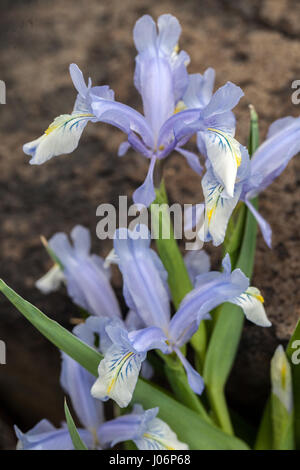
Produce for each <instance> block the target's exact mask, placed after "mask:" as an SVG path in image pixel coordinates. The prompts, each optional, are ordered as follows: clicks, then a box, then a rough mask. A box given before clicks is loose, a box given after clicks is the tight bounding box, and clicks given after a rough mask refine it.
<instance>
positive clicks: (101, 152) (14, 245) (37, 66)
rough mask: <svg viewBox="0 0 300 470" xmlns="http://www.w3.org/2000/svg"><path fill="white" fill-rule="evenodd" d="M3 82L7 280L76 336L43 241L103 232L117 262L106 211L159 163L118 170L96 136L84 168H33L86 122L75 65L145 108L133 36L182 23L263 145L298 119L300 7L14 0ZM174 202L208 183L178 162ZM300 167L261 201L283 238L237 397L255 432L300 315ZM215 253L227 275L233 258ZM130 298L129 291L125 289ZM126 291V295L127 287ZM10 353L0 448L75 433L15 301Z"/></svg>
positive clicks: (242, 136) (242, 126)
mask: <svg viewBox="0 0 300 470" xmlns="http://www.w3.org/2000/svg"><path fill="white" fill-rule="evenodd" d="M0 7H1V12H0V35H1V39H0V48H1V52H0V79H1V80H4V81H5V83H6V87H7V97H6V99H7V104H6V105H0V115H1V118H0V136H1V137H0V165H1V167H0V168H1V171H0V198H1V204H0V217H1V220H0V241H1V245H0V246H1V258H0V259H1V262H0V275H1V277H3V278H4V279H5V281H6V282H7V283H8V284H9V285H10V286H12V287H13V288H14V289H15V290H16V291H17V292H18V293H20V294H21V295H23V296H24V297H25V298H26V299H28V300H30V301H31V302H32V303H34V304H35V305H37V306H38V307H39V308H40V309H41V310H43V311H44V312H45V313H47V314H49V315H50V316H51V317H52V318H54V319H56V320H58V321H60V322H61V323H62V324H63V325H64V326H69V319H70V317H71V316H72V315H74V312H75V313H76V308H74V306H73V305H72V304H71V302H70V301H69V300H68V299H67V297H66V295H65V294H64V293H63V292H60V293H57V294H53V295H49V296H43V295H42V294H40V293H39V292H38V291H37V290H36V289H35V287H34V282H35V280H36V279H38V278H39V277H40V276H41V275H42V274H43V273H44V272H45V271H46V270H47V269H48V268H49V267H50V266H51V262H50V261H49V258H48V256H47V254H46V253H45V251H44V249H43V247H42V246H41V244H40V240H39V236H40V235H41V234H43V235H45V236H46V237H47V238H48V237H50V236H51V235H52V234H54V233H55V232H57V231H69V230H70V229H71V228H72V227H73V226H74V225H75V224H77V223H81V224H83V225H86V226H87V227H89V228H90V229H91V231H92V234H93V239H94V240H93V241H94V249H95V250H96V251H97V252H99V253H100V254H102V255H106V254H107V252H108V251H109V249H110V248H111V243H110V242H109V241H108V242H100V241H99V240H98V241H97V239H96V235H95V227H96V223H97V219H96V215H95V211H96V207H97V206H98V205H99V204H100V203H104V202H111V203H117V198H118V195H119V194H122V195H123V194H124V195H125V194H127V195H129V196H130V195H131V194H132V192H133V190H134V189H135V188H136V187H137V185H139V184H140V183H141V182H142V180H143V178H144V175H145V173H146V167H147V162H146V161H145V160H144V159H143V158H141V157H140V156H138V155H136V154H134V153H133V152H131V153H130V154H128V155H127V156H126V157H125V158H124V159H120V160H118V158H117V148H118V144H119V143H120V142H121V141H122V138H123V136H122V135H121V134H120V133H119V132H118V131H117V130H115V129H113V128H110V127H108V126H105V125H101V124H96V125H92V124H90V125H89V126H88V128H87V130H86V131H85V132H84V135H83V138H82V139H81V143H80V145H79V148H78V149H77V150H76V151H75V152H74V154H73V155H72V156H62V157H59V158H55V159H53V160H51V161H50V162H48V163H47V164H45V165H43V166H38V167H37V166H30V165H28V157H27V156H26V155H24V154H23V152H22V145H23V143H25V142H27V141H30V140H33V139H34V138H36V137H38V136H39V135H41V133H42V131H43V130H44V129H46V128H47V127H48V125H49V123H50V122H51V121H52V120H53V118H54V117H55V116H57V115H59V114H62V113H68V112H70V111H71V110H72V106H73V102H74V99H75V91H74V88H73V86H72V83H71V80H70V77H69V74H68V65H69V63H71V62H76V63H77V64H78V65H79V66H80V67H81V68H82V69H83V71H84V73H85V75H86V76H91V77H92V79H93V82H94V84H109V85H110V86H111V87H112V88H113V89H114V90H115V92H116V98H117V99H118V100H119V101H123V102H125V103H127V104H129V105H131V106H134V107H138V108H140V106H141V103H140V100H139V97H138V94H137V92H136V90H135V89H134V86H133V82H132V76H133V71H134V57H135V49H134V46H133V41H132V28H133V25H134V23H135V21H136V20H137V19H138V18H139V17H140V16H141V15H142V14H145V13H149V14H151V15H153V16H154V17H157V16H158V15H160V14H162V13H172V14H174V15H175V16H177V17H178V18H179V20H180V22H181V25H182V28H183V34H182V38H181V42H180V46H181V48H183V49H185V50H186V51H187V52H188V53H189V54H190V56H191V59H192V62H191V65H190V67H189V71H190V72H203V71H204V70H205V68H207V67H208V66H211V67H214V68H215V69H216V71H217V85H218V86H220V85H223V84H224V83H225V82H226V81H228V80H231V81H233V82H234V83H236V84H237V85H240V86H241V87H242V88H243V90H244V91H245V95H246V96H245V98H243V100H242V101H241V103H240V105H239V106H238V107H237V109H236V114H237V118H238V128H237V137H238V139H239V140H240V141H241V142H242V143H245V142H246V139H247V133H248V124H249V117H248V105H249V103H252V104H254V105H255V106H256V109H257V111H258V113H259V116H260V125H261V131H262V135H265V133H266V130H267V127H268V125H269V124H270V123H271V122H272V121H274V120H275V119H277V118H279V117H283V116H286V115H294V116H297V115H298V114H299V106H298V107H297V106H295V105H293V104H292V103H291V94H292V90H291V83H292V81H293V80H295V79H300V65H299V63H300V62H299V59H300V21H299V20H300V4H299V2H297V0H256V1H250V0H248V1H247V0H240V1H239V2H236V1H234V0H232V1H230V0H209V1H208V0H186V1H182V0H175V1H171V0H160V1H157V2H155V1H152V2H150V1H149V0H148V1H147V0H122V1H119V0H110V1H109V2H107V1H99V0H89V1H83V0H77V1H74V0H64V1H59V0H52V1H51V3H50V5H49V2H46V1H34V0H31V1H28V0H27V1H16V0H15V1H14V2H10V1H8V0H7V1H4V0H0ZM166 177H167V187H168V191H169V194H170V199H171V201H178V202H182V203H195V202H199V201H200V200H201V198H202V195H201V190H200V181H199V178H198V177H197V175H196V174H194V173H193V172H192V171H191V170H190V169H189V168H187V166H186V164H185V162H184V161H183V159H182V158H180V157H179V156H176V155H174V156H172V157H170V158H169V160H168V164H167V169H166ZM299 194H300V179H299V159H298V158H294V160H293V161H292V162H291V163H290V164H289V166H288V168H287V170H286V171H285V172H284V174H282V175H281V176H280V177H279V178H278V179H277V180H276V182H275V183H274V184H273V185H272V186H271V187H270V188H269V189H268V190H267V191H265V192H264V193H263V194H262V196H261V198H260V208H261V213H262V214H263V215H264V216H265V217H266V218H267V220H268V221H269V222H270V223H271V225H272V228H273V250H272V251H270V250H269V249H268V248H267V247H266V245H265V244H264V243H263V241H262V238H261V236H260V235H259V240H258V250H257V255H256V265H255V275H254V280H253V283H254V285H257V286H258V287H259V288H260V289H261V290H262V292H263V294H264V297H265V300H266V308H267V312H268V315H269V317H270V319H271V320H272V322H273V327H272V328H270V329H265V330H264V329H259V328H257V327H253V326H251V325H250V324H249V323H247V324H246V325H245V328H244V334H243V338H242V343H241V347H240V350H239V354H238V357H237V362H236V364H235V367H234V370H233V373H232V376H231V379H230V382H229V386H228V394H229V397H230V400H231V403H232V404H233V406H234V408H236V409H238V410H239V411H240V412H241V413H242V414H243V415H245V416H247V415H248V416H251V417H252V419H253V422H254V423H255V422H256V421H257V419H258V416H259V412H260V411H261V407H262V406H263V403H264V399H265V397H266V394H267V391H268V381H269V379H268V376H269V360H270V357H271V355H272V353H273V351H274V349H275V347H276V345H277V344H278V342H282V343H283V344H286V342H287V340H288V338H289V335H290V334H291V332H292V330H293V328H294V326H295V324H296V321H297V319H298V318H299V314H300V306H299V300H300V294H299V288H297V286H298V280H299V275H300V259H299V221H298V214H299ZM208 251H209V252H210V253H213V264H214V266H217V263H218V261H219V256H220V251H219V250H212V247H211V246H208ZM117 284H118V282H117ZM117 287H118V286H117ZM0 304H1V306H0V339H2V340H4V341H6V343H7V365H5V366H4V365H0V448H10V447H12V446H13V445H14V442H15V441H14V437H13V434H12V432H11V425H12V423H17V424H18V425H19V426H20V427H21V429H24V430H26V429H28V428H29V427H30V426H32V425H33V424H35V423H36V422H37V421H38V420H40V419H41V418H43V417H47V418H48V419H50V420H52V421H53V422H54V423H55V424H57V423H58V422H59V421H60V420H61V419H63V412H62V410H63V407H62V393H61V392H60V390H59V386H58V376H59V355H58V353H57V351H56V350H55V348H54V347H52V346H51V345H49V344H48V343H47V342H46V341H45V340H44V339H43V338H42V337H41V336H40V335H39V334H38V333H37V332H36V331H35V330H34V329H33V328H32V327H31V326H30V325H29V324H28V323H27V322H26V321H25V320H23V318H21V316H20V314H19V313H18V312H16V310H15V309H14V308H12V307H11V306H10V305H9V304H8V303H7V302H6V301H5V300H4V299H3V298H2V297H1V298H0Z"/></svg>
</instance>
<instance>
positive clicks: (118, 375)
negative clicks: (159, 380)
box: [91, 344, 146, 408]
mask: <svg viewBox="0 0 300 470" xmlns="http://www.w3.org/2000/svg"><path fill="white" fill-rule="evenodd" d="M145 356H146V355H145V354H144V353H143V354H138V353H136V352H133V351H130V350H128V349H126V348H124V347H122V346H120V347H119V346H116V345H115V344H114V345H112V346H111V347H110V348H109V349H108V351H107V352H106V354H105V356H104V359H102V361H101V362H100V364H99V368H98V374H99V378H98V379H97V380H96V382H95V383H94V385H93V387H92V390H91V393H92V395H93V397H95V398H99V399H100V400H103V401H105V400H108V398H111V399H112V400H114V401H115V402H116V403H117V404H118V405H119V406H120V407H121V408H124V407H126V406H127V405H128V404H129V403H130V401H131V398H132V394H133V392H134V389H135V386H136V382H137V379H138V376H139V372H140V369H141V364H142V361H143V360H144V359H145Z"/></svg>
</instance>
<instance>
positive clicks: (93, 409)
mask: <svg viewBox="0 0 300 470" xmlns="http://www.w3.org/2000/svg"><path fill="white" fill-rule="evenodd" d="M94 381H95V378H94V376H93V375H92V374H90V373H89V372H88V371H87V370H86V369H84V368H83V367H82V366H81V365H80V364H78V362H76V361H74V359H72V358H71V357H70V356H68V355H67V354H65V353H62V370H61V376H60V383H61V386H62V388H63V389H64V390H65V392H66V393H67V394H68V395H69V396H70V398H71V400H72V405H73V408H74V411H75V413H76V415H77V416H78V418H79V419H80V422H81V424H82V425H83V426H84V427H85V428H86V429H88V430H89V431H91V432H92V431H93V432H94V433H95V432H96V431H97V429H98V427H99V426H100V424H101V423H102V422H103V421H104V410H103V404H102V403H101V402H99V401H98V400H95V398H93V397H92V396H91V393H90V390H91V387H92V385H93V383H94Z"/></svg>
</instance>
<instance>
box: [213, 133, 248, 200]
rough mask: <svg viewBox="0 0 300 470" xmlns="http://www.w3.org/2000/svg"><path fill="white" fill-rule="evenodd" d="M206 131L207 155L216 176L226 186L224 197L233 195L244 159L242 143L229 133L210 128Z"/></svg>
mask: <svg viewBox="0 0 300 470" xmlns="http://www.w3.org/2000/svg"><path fill="white" fill-rule="evenodd" d="M207 131H208V132H205V133H204V139H205V144H206V150H207V156H208V158H209V160H210V162H211V164H212V167H213V171H214V173H215V176H216V177H217V178H218V180H219V182H220V183H221V184H222V186H224V194H223V197H233V194H234V185H235V181H236V175H237V169H238V167H239V166H240V164H241V161H242V154H241V150H240V144H239V142H238V141H237V140H235V139H234V137H232V136H231V135H229V134H226V133H225V132H222V131H220V130H218V129H213V128H208V129H207Z"/></svg>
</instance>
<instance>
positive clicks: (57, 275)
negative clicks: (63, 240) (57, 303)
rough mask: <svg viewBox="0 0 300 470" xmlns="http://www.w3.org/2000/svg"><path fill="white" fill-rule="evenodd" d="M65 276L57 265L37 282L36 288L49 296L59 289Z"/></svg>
mask: <svg viewBox="0 0 300 470" xmlns="http://www.w3.org/2000/svg"><path fill="white" fill-rule="evenodd" d="M64 280H65V276H64V274H63V272H62V270H61V269H60V267H59V266H58V265H57V264H55V265H54V266H53V267H52V268H51V269H50V270H49V271H48V272H47V273H46V274H45V275H44V276H43V277H41V278H40V279H39V280H38V281H36V283H35V285H36V287H37V288H38V289H39V290H40V291H41V292H42V293H43V294H49V293H50V292H54V291H56V290H58V289H59V287H60V286H61V284H62V283H63V282H64Z"/></svg>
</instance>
